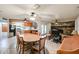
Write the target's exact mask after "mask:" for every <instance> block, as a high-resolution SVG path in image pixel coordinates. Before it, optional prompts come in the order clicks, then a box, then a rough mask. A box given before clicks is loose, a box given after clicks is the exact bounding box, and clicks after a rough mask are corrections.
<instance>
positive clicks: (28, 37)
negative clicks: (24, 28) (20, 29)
mask: <svg viewBox="0 0 79 59" xmlns="http://www.w3.org/2000/svg"><path fill="white" fill-rule="evenodd" d="M19 36H20V37H23V40H24V41H25V42H30V43H31V45H30V47H31V53H33V52H32V51H33V50H32V45H33V42H37V41H39V40H40V39H41V38H44V37H46V35H43V36H40V35H38V34H32V33H23V34H20V35H19Z"/></svg>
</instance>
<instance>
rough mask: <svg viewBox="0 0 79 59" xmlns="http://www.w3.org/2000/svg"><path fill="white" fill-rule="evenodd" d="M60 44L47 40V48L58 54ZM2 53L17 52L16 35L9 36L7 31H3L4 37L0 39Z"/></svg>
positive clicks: (0, 51)
mask: <svg viewBox="0 0 79 59" xmlns="http://www.w3.org/2000/svg"><path fill="white" fill-rule="evenodd" d="M59 46H60V44H59V43H54V42H52V39H51V40H46V44H45V47H46V50H47V51H48V52H49V53H51V54H56V50H57V49H58V48H59ZM28 53H29V51H28ZM0 54H17V51H16V37H10V38H8V36H7V33H5V32H4V33H3V35H2V38H1V39H0Z"/></svg>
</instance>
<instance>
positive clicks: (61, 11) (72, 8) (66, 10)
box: [0, 4, 79, 22]
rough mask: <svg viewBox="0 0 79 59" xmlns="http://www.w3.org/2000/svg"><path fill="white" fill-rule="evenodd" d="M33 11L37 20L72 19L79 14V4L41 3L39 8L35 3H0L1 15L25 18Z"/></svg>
mask: <svg viewBox="0 0 79 59" xmlns="http://www.w3.org/2000/svg"><path fill="white" fill-rule="evenodd" d="M37 5H38V4H37ZM37 7H38V6H37ZM32 11H33V12H35V14H37V15H38V16H37V20H41V21H50V22H51V21H53V20H55V19H58V20H59V21H72V20H75V19H76V17H77V16H78V15H79V4H39V7H38V8H35V5H34V4H0V17H5V18H25V17H26V16H28V14H30V13H31V12H32Z"/></svg>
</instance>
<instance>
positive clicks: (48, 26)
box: [37, 21, 51, 33]
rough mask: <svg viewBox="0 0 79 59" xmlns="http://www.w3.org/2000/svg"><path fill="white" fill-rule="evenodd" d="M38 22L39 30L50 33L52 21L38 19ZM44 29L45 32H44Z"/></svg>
mask: <svg viewBox="0 0 79 59" xmlns="http://www.w3.org/2000/svg"><path fill="white" fill-rule="evenodd" d="M37 24H38V28H37V29H38V31H39V32H40V33H43V32H44V33H49V31H50V29H51V24H50V23H47V22H42V21H37ZM42 25H44V26H46V29H45V27H44V28H43V29H42ZM42 31H43V32H42Z"/></svg>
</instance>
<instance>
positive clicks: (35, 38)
mask: <svg viewBox="0 0 79 59" xmlns="http://www.w3.org/2000/svg"><path fill="white" fill-rule="evenodd" d="M20 37H23V40H24V41H25V42H35V41H38V40H40V36H39V35H37V34H32V33H24V34H21V35H20Z"/></svg>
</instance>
